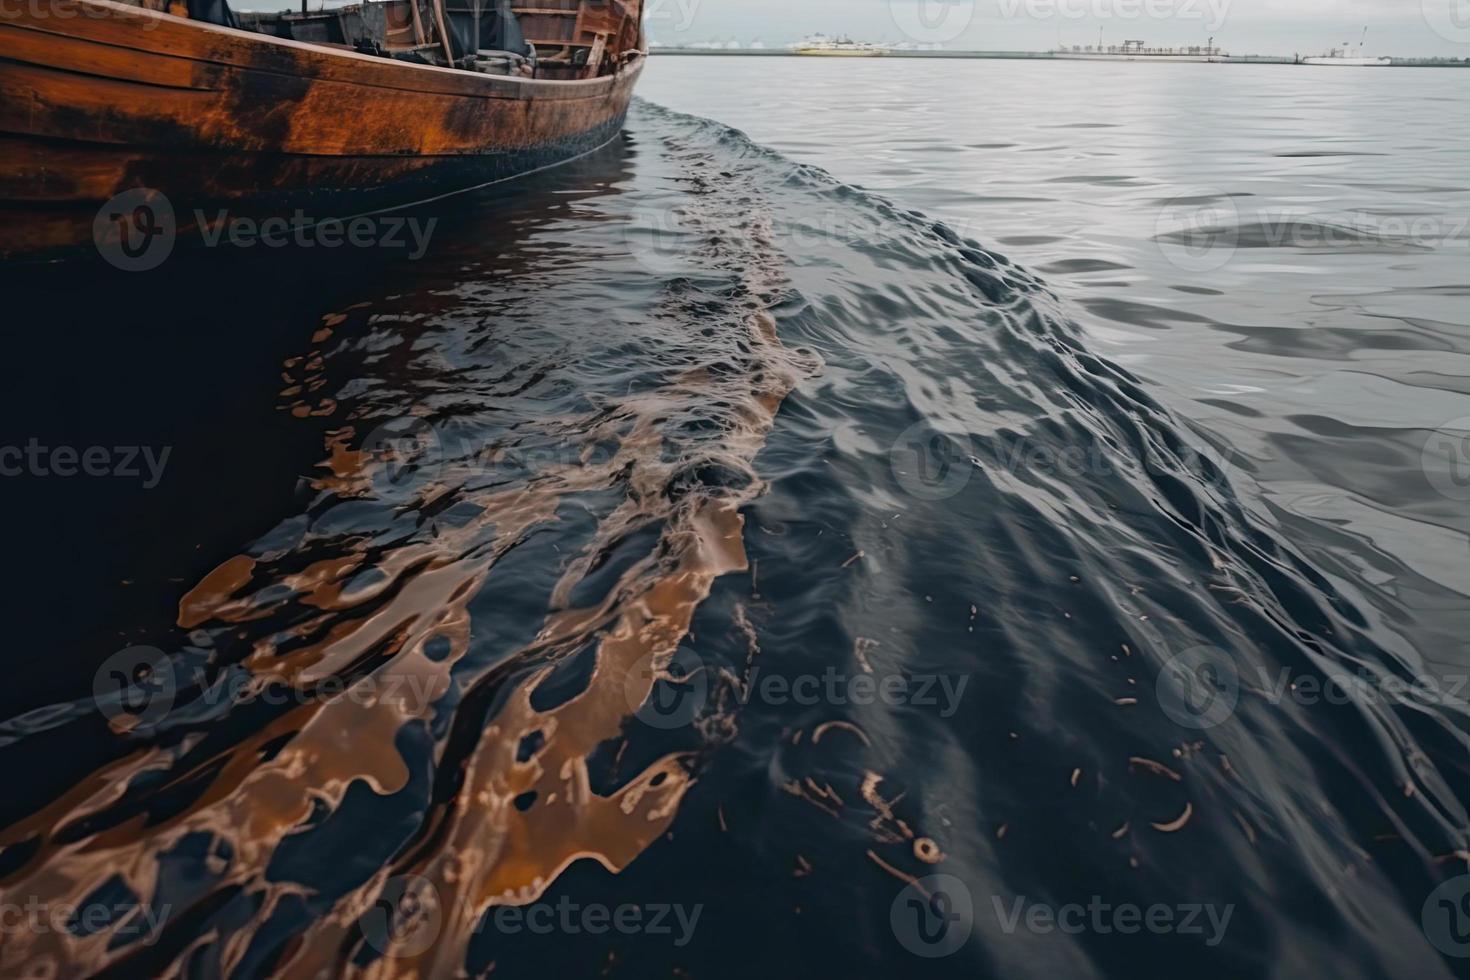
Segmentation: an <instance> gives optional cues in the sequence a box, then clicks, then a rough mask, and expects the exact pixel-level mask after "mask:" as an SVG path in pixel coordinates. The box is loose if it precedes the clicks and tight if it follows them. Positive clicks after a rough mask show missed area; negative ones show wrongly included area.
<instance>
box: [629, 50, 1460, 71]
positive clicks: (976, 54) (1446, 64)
mask: <svg viewBox="0 0 1470 980" xmlns="http://www.w3.org/2000/svg"><path fill="white" fill-rule="evenodd" d="M649 53H650V54H653V55H680V56H691V55H710V56H713V57H718V58H730V57H750V58H762V57H764V58H811V57H812V56H811V55H804V54H797V53H796V52H795V51H788V50H787V49H785V48H651V49H650V50H649ZM1181 53H1182V52H1181ZM882 57H885V58H960V59H967V60H975V59H991V60H1003V61H1092V62H1100V61H1101V62H1106V61H1122V62H1148V61H1158V62H1159V63H1162V64H1181V63H1191V62H1179V61H1169V60H1168V59H1167V58H1164V57H1158V58H1153V57H1150V56H1148V55H1144V56H1141V57H1132V58H1130V57H1125V56H1116V57H1107V56H1103V57H1097V56H1095V55H1094V56H1091V57H1089V56H1088V55H1086V54H1072V53H1070V52H1063V53H1058V52H1055V51H888V52H887V53H885V54H884V55H883V56H882ZM1310 57H1315V55H1268V54H1245V55H1220V56H1218V57H1217V58H1216V59H1215V60H1214V61H1213V62H1204V61H1200V62H1197V63H1198V64H1207V63H1212V64H1221V65H1297V64H1301V63H1302V59H1304V58H1310ZM852 60H858V61H871V60H873V59H872V58H857V59H852ZM1391 61H1392V64H1388V65H1383V66H1381V67H1384V68H1470V59H1466V60H1459V61H1455V60H1452V59H1449V58H1444V59H1428V58H1392V59H1391ZM1314 67H1315V66H1314ZM1329 67H1330V66H1329Z"/></svg>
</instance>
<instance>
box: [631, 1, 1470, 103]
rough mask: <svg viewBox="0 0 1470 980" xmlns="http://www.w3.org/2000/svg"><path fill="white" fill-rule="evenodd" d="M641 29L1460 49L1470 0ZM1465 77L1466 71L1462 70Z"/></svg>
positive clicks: (853, 17) (726, 9)
mask: <svg viewBox="0 0 1470 980" xmlns="http://www.w3.org/2000/svg"><path fill="white" fill-rule="evenodd" d="M645 3H646V5H647V8H648V16H649V34H650V36H651V37H652V38H653V39H654V40H655V41H659V42H662V43H664V44H669V45H678V44H691V43H697V42H705V41H732V40H735V41H740V42H741V43H742V44H749V43H750V42H752V41H755V40H760V41H762V42H764V43H765V44H767V45H768V46H772V47H775V46H780V45H783V44H787V43H789V42H791V41H796V40H800V39H801V38H802V37H804V36H806V35H808V34H811V33H814V32H818V31H820V32H823V33H826V34H849V35H851V36H852V37H854V38H856V39H860V40H870V41H886V42H901V41H920V42H934V43H942V44H943V46H944V47H948V48H979V49H990V50H1045V49H1047V48H1052V47H1055V46H1056V45H1057V43H1058V41H1059V40H1060V41H1061V42H1062V43H1066V44H1096V43H1097V40H1098V31H1099V28H1101V30H1102V32H1103V38H1104V41H1105V43H1117V42H1119V41H1122V40H1124V39H1128V38H1138V39H1141V40H1146V41H1148V42H1149V43H1151V44H1154V45H1180V44H1203V43H1205V42H1206V41H1207V40H1208V39H1209V37H1210V35H1211V34H1213V35H1214V36H1215V38H1216V42H1217V43H1218V44H1219V45H1220V46H1221V47H1223V48H1224V49H1225V50H1227V51H1229V52H1230V53H1232V54H1294V53H1298V52H1300V53H1304V54H1317V53H1320V52H1322V51H1323V50H1325V49H1326V48H1328V47H1329V46H1331V45H1333V44H1340V43H1341V42H1343V41H1345V40H1349V39H1350V40H1351V41H1352V42H1353V44H1354V45H1356V44H1357V41H1358V38H1359V36H1360V35H1361V34H1362V32H1363V28H1364V27H1365V26H1366V27H1368V28H1369V32H1368V43H1367V47H1366V49H1365V51H1366V53H1367V54H1369V55H1375V54H1377V55H1401V56H1413V55H1445V56H1449V57H1456V58H1465V57H1470V0H645ZM1466 82H1467V84H1470V73H1467V77H1466Z"/></svg>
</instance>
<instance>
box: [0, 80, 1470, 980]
mask: <svg viewBox="0 0 1470 980" xmlns="http://www.w3.org/2000/svg"><path fill="white" fill-rule="evenodd" d="M641 92H642V94H643V96H644V97H645V99H646V101H644V102H642V103H640V104H639V105H637V106H636V107H635V109H634V111H633V114H632V116H631V117H630V120H629V124H628V130H627V133H626V134H625V137H624V138H623V139H622V140H620V141H619V142H618V143H616V144H614V145H612V146H610V147H608V148H606V149H605V150H603V151H600V152H599V153H597V154H594V155H593V156H590V157H587V158H584V159H582V160H580V161H577V162H575V163H573V164H571V165H568V166H566V167H563V168H560V169H558V170H556V171H552V172H548V173H545V174H541V175H538V176H536V177H534V178H531V179H529V180H526V181H523V182H520V183H517V184H514V185H507V186H504V187H501V188H497V189H493V190H491V191H487V192H483V193H480V194H477V195H473V196H467V197H462V198H457V199H454V201H453V203H452V204H450V205H442V204H441V205H440V206H439V209H438V210H437V211H435V212H433V214H432V215H429V214H428V213H427V212H426V213H425V214H424V215H420V217H422V218H423V219H424V220H427V218H428V217H430V216H432V217H434V218H435V219H437V220H436V224H435V225H434V227H433V232H432V237H431V240H430V242H429V244H428V247H427V250H426V252H425V253H424V254H423V255H422V256H421V257H418V258H410V257H408V256H406V255H405V254H403V251H402V250H396V251H395V250H389V249H381V248H379V249H355V250H354V249H345V250H336V251H330V252H329V251H327V250H323V249H320V248H317V249H309V248H299V249H292V250H291V251H289V252H287V251H269V252H268V251H266V250H263V249H259V248H257V249H255V250H242V251H241V252H239V253H236V252H233V251H231V250H230V249H229V248H221V249H213V250H204V252H203V253H181V254H178V255H176V256H174V257H172V258H170V259H169V260H168V262H166V263H165V264H164V265H163V267H162V268H161V269H160V270H157V271H156V272H151V273H144V274H127V273H112V272H106V273H104V272H102V271H97V270H94V271H92V272H89V273H88V277H87V278H86V279H85V280H78V278H77V277H76V275H75V274H72V273H68V272H66V271H63V270H49V271H42V272H40V273H33V274H29V275H28V276H26V277H25V279H24V281H20V282H16V283H13V284H10V285H9V286H8V292H9V294H10V295H11V296H12V297H15V300H14V302H15V304H16V307H17V308H19V309H22V310H24V311H26V317H25V320H26V323H25V324H24V325H21V324H14V325H12V326H11V327H9V328H8V329H7V343H8V345H9V347H10V350H11V354H12V357H13V358H14V360H13V365H14V366H15V367H14V369H13V371H12V374H13V375H14V377H13V379H12V383H11V387H10V392H9V394H10V397H11V399H12V400H13V401H14V405H15V408H14V409H13V410H11V411H8V412H7V423H6V432H7V433H11V435H9V436H7V438H6V439H4V440H0V442H3V443H4V444H5V445H15V446H28V445H29V444H31V443H32V442H34V443H35V445H37V446H39V447H43V448H46V449H48V450H50V449H54V448H55V447H58V446H70V447H74V448H76V449H77V450H78V451H79V452H80V453H82V454H85V452H86V450H87V449H89V448H92V447H101V448H105V449H106V450H107V453H108V459H109V460H112V461H114V462H116V463H118V464H119V465H117V466H113V467H112V471H111V475H110V476H108V477H107V478H105V479H103V478H97V479H81V478H70V479H68V478H64V477H61V476H58V475H56V474H55V473H51V472H49V471H48V472H47V473H40V472H38V468H37V466H36V465H35V464H34V463H32V464H28V465H29V466H30V470H29V472H28V474H27V475H26V476H25V477H17V478H15V479H13V480H12V479H10V478H9V477H8V476H7V484H8V486H7V488H6V489H7V493H8V494H9V499H10V500H11V504H10V506H9V507H8V508H7V515H8V517H7V519H8V523H7V528H8V532H9V537H10V541H11V545H12V549H13V550H12V569H13V572H14V574H15V581H14V582H13V583H12V593H13V596H14V598H15V599H16V606H15V612H14V613H13V614H12V616H11V617H10V619H11V620H12V622H13V625H14V627H15V635H14V637H13V639H14V642H15V649H14V651H13V653H12V656H11V658H10V664H11V671H10V676H11V681H12V683H11V684H10V685H9V686H8V688H7V690H6V691H5V692H4V694H3V696H0V715H3V719H4V720H3V721H0V764H3V766H4V767H5V771H6V772H7V773H9V774H11V779H10V780H9V781H8V783H9V786H10V788H11V792H10V793H9V794H7V797H6V799H5V800H4V801H3V803H0V827H3V829H0V893H3V897H4V901H5V902H6V903H7V905H6V907H7V908H10V907H14V908H16V909H18V910H19V911H18V912H17V916H19V918H17V917H14V916H10V917H7V919H6V925H5V928H6V930H7V932H6V935H5V942H4V944H3V945H0V973H4V974H5V975H21V974H22V973H23V972H25V971H30V972H29V973H28V974H27V975H35V976H74V975H80V974H83V973H100V972H104V971H113V972H114V974H115V975H119V976H144V975H184V976H199V977H214V976H238V977H246V976H265V975H277V974H279V975H293V976H320V975H336V974H344V973H351V972H353V971H363V972H369V973H372V972H375V971H376V973H377V974H378V975H420V976H434V977H441V976H442V977H448V976H455V975H460V974H461V973H464V974H469V975H477V976H479V975H485V974H488V973H492V971H493V974H492V975H493V976H496V977H504V976H510V977H522V976H526V977H530V976H537V977H544V976H548V975H556V976H593V975H607V976H626V977H636V978H643V977H652V976H679V977H694V978H700V977H749V976H760V975H766V976H778V977H798V976H807V975H813V974H818V975H826V974H831V975H845V976H854V977H875V978H880V977H881V978H890V977H897V976H907V975H924V976H929V975H933V976H955V977H971V978H973V977H977V976H995V977H1007V978H1009V977H1032V976H1034V977H1038V978H1040V977H1053V976H1079V977H1080V976H1097V977H1134V976H1172V975H1176V974H1183V973H1186V972H1187V973H1188V975H1190V976H1198V977H1221V978H1240V977H1266V976H1293V977H1294V976H1340V977H1404V976H1422V977H1434V976H1452V975H1455V973H1456V972H1457V969H1458V968H1459V966H1460V964H1461V963H1462V960H1460V959H1459V958H1458V957H1460V956H1463V955H1466V954H1470V898H1467V896H1470V878H1467V877H1464V875H1465V873H1466V871H1467V862H1470V840H1467V827H1470V816H1467V812H1466V809H1465V806H1466V801H1467V800H1470V764H1467V763H1470V757H1467V754H1466V753H1467V745H1470V740H1467V723H1470V715H1467V710H1466V709H1467V701H1470V683H1467V677H1470V646H1467V642H1466V639H1465V637H1466V636H1467V635H1470V629H1467V628H1470V598H1467V597H1470V574H1467V566H1470V507H1467V502H1470V443H1467V438H1470V382H1467V380H1466V379H1467V378H1470V264H1467V258H1470V177H1467V175H1470V126H1467V125H1466V123H1467V122H1470V73H1464V72H1456V71H1448V70H1446V71H1432V70H1424V71H1417V70H1379V71H1372V70H1361V71H1357V70H1349V69H1309V68H1298V67H1292V66H1280V67H1277V66H1250V67H1244V66H1214V65H1132V64H1129V65H1108V64H1095V63H1069V64H1044V63H1027V62H1008V61H994V62H979V61H974V62H972V61H965V62H960V61H910V60H896V59H895V60H887V61H883V60H874V61H843V62H831V61H817V60H813V61H803V60H795V59H732V58H674V57H665V58H656V59H654V61H653V63H652V64H651V65H650V67H649V69H648V72H647V75H646V78H645V80H644V83H643V85H642V88H641ZM732 127H733V128H732ZM128 451H131V453H132V456H131V457H129V458H134V457H135V458H136V461H137V462H136V464H135V466H134V469H136V470H137V475H136V476H129V475H128V474H127V473H125V472H122V471H121V470H122V467H121V457H122V456H123V454H124V453H125V452H128ZM44 458H45V459H46V460H48V461H49V462H50V464H51V465H52V468H53V469H54V468H55V465H54V464H55V463H56V462H57V461H58V459H57V457H56V456H55V455H54V454H50V453H48V454H46V455H45V456H44ZM100 458H101V457H98V459H100ZM27 910H29V911H27ZM12 922H21V923H23V924H22V925H20V926H17V927H15V928H11V925H10V923H12Z"/></svg>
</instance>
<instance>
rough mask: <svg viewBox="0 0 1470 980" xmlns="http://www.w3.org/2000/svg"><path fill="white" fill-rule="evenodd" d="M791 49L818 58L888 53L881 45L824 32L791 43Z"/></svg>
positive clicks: (882, 54) (855, 56) (868, 56)
mask: <svg viewBox="0 0 1470 980" xmlns="http://www.w3.org/2000/svg"><path fill="white" fill-rule="evenodd" d="M791 50H792V51H794V52H795V53H796V54H803V55H813V56H815V57H820V58H881V57H883V56H884V55H885V54H887V53H888V49H887V48H885V47H883V46H882V45H878V44H871V43H869V42H867V41H854V40H852V39H851V38H846V37H843V38H830V37H827V36H826V35H825V34H813V35H812V36H811V37H809V38H807V39H806V40H805V41H802V42H800V43H799V44H793V45H792V46H791Z"/></svg>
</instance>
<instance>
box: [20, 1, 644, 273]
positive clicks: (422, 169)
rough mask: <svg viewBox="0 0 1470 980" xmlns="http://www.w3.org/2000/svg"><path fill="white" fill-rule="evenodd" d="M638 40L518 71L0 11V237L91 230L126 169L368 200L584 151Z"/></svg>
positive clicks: (496, 176) (121, 16) (335, 202)
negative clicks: (589, 59)
mask: <svg viewBox="0 0 1470 980" xmlns="http://www.w3.org/2000/svg"><path fill="white" fill-rule="evenodd" d="M643 60H644V57H643V55H642V54H638V55H636V56H635V57H633V58H631V59H629V60H628V62H627V63H626V64H625V65H624V66H623V67H622V68H621V69H620V70H618V71H617V73H615V74H610V75H604V76H602V77H598V78H589V79H576V80H548V79H528V78H519V77H508V76H497V75H486V74H479V73H475V72H469V71H462V70H456V69H448V68H440V67H435V66H431V65H417V64H411V63H406V62H401V61H394V60H392V59H388V58H382V57H374V56H370V55H364V54H358V53H356V52H354V51H350V50H346V49H339V48H335V47H327V46H321V45H313V44H306V43H302V42H298V41H291V40H283V39H279V38H274V37H269V36H266V35H263V34H256V33H251V32H248V31H242V30H234V29H231V28H226V27H217V26H215V25H212V24H205V23H200V22H197V21H192V20H188V19H185V18H181V17H175V16H172V15H169V14H166V13H159V12H155V11H151V10H146V9H142V8H139V7H133V6H126V5H123V4H120V3H114V2H111V0H28V2H26V3H17V4H8V5H5V6H4V8H3V10H0V256H4V257H7V258H12V257H28V256H35V255H50V254H53V253H58V252H62V253H64V252H65V251H67V250H69V249H75V248H77V247H90V246H91V245H92V244H93V219H94V218H95V217H96V214H97V210H98V208H99V207H101V206H102V205H103V204H104V203H105V202H107V201H108V200H109V199H111V198H112V197H113V196H114V195H116V194H118V193H121V192H123V191H126V190H130V189H132V188H150V189H153V190H156V191H159V192H161V193H162V194H164V195H165V196H166V197H167V198H168V199H169V201H170V203H171V204H172V206H173V208H174V210H175V212H176V213H180V214H182V213H186V212H188V211H190V210H191V209H196V208H204V207H215V208H218V207H230V208H237V209H241V210H249V211H251V212H252V213H264V212H265V211H269V212H272V213H274V212H277V211H281V210H286V209H291V208H308V209H312V208H315V209H319V210H318V212H317V213H318V214H319V215H320V216H328V212H330V213H331V214H348V213H362V212H363V211H365V210H372V209H378V208H384V207H394V206H399V205H404V204H409V203H413V202H415V201H421V200H424V199H426V198H430V197H434V196H437V195H440V194H444V193H448V192H451V191H455V190H462V189H466V188H470V187H475V186H479V185H483V184H486V183H490V182H493V181H497V180H503V179H506V178H509V177H513V176H516V175H518V174H523V173H526V172H527V171H530V170H535V169H538V168H541V167H546V166H550V165H552V164H555V163H558V162H562V161H565V160H567V159H570V158H572V157H575V156H578V155H580V154H583V153H587V152H590V151H591V150H594V149H596V148H597V147H599V146H601V145H603V144H604V143H606V142H608V141H609V140H611V139H612V138H613V137H614V136H615V135H616V134H617V132H618V131H619V130H620V129H621V127H622V124H623V120H624V117H625V116H626V114H627V110H628V104H629V102H630V101H631V99H632V95H633V88H634V85H635V83H636V81H637V78H638V75H639V73H640V71H641V69H642V65H643Z"/></svg>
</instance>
